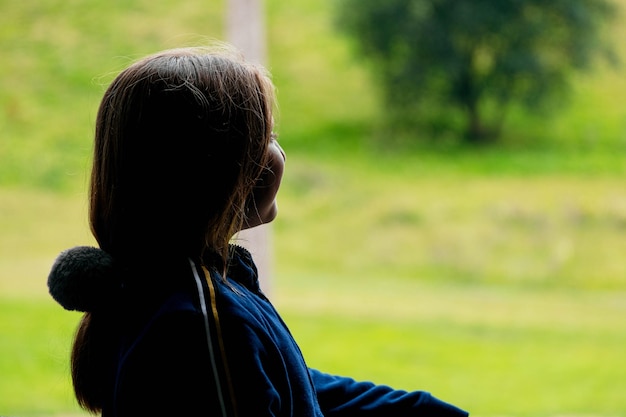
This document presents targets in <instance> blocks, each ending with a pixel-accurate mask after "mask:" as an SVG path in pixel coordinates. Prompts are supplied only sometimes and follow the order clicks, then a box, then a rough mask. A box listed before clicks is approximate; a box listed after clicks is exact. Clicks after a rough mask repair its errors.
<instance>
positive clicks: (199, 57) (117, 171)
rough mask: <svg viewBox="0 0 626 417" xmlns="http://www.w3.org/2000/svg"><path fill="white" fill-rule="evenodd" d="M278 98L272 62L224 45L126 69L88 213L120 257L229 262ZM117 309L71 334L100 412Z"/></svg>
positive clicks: (83, 386)
mask: <svg viewBox="0 0 626 417" xmlns="http://www.w3.org/2000/svg"><path fill="white" fill-rule="evenodd" d="M273 106H274V91H273V86H272V84H271V81H270V80H269V78H268V75H267V74H266V72H265V71H264V69H263V68H262V67H259V66H255V65H252V64H250V63H247V62H244V61H243V60H242V59H241V58H240V57H239V56H238V55H237V54H236V53H234V52H233V51H232V50H226V49H224V48H220V49H219V50H217V51H216V50H206V49H199V48H186V49H176V50H170V51H165V52H162V53H158V54H155V55H152V56H149V57H147V58H145V59H143V60H141V61H139V62H137V63H135V64H134V65H131V66H130V67H128V68H127V69H126V70H124V71H123V72H121V73H120V74H119V75H118V76H117V78H115V80H114V81H113V82H112V84H111V85H110V86H109V88H108V89H107V90H106V92H105V94H104V97H103V99H102V102H101V105H100V108H99V111H98V115H97V120H96V132H95V146H94V158H93V169H92V174H91V192H90V224H91V230H92V233H93V235H94V236H95V238H96V240H97V242H98V244H99V245H100V247H101V249H103V250H105V251H106V252H108V253H110V254H111V255H112V256H113V257H114V258H115V259H116V261H117V262H119V263H121V264H125V263H126V264H128V263H132V262H133V259H145V258H146V257H152V258H154V257H155V256H158V257H161V256H188V257H193V258H196V259H211V260H212V262H214V263H215V264H214V265H207V266H212V267H215V268H221V270H225V268H226V265H227V262H228V247H229V245H228V243H229V241H230V239H231V238H232V236H233V235H234V234H235V233H236V232H237V231H239V230H240V229H241V228H242V225H243V224H244V222H245V207H246V205H247V202H248V199H250V198H251V196H252V189H253V187H254V184H255V183H256V181H257V180H258V178H259V176H260V175H261V173H262V170H263V167H264V166H265V165H266V155H267V147H268V142H269V138H270V135H271V130H272V110H273ZM207 255H210V256H207ZM157 260H158V259H157ZM112 316H113V313H105V312H88V313H86V314H85V316H84V317H83V320H82V321H81V324H80V325H79V329H78V331H77V334H76V339H75V342H74V348H73V352H72V377H73V381H74V389H75V392H76V396H77V398H78V401H79V403H80V404H81V406H83V408H86V409H87V410H90V411H92V412H98V411H100V410H101V408H102V403H103V393H104V392H105V389H106V388H105V387H106V384H107V378H106V376H105V375H103V373H105V372H107V370H106V363H107V360H106V359H107V357H109V358H110V356H111V352H110V350H111V349H112V347H111V346H108V347H107V344H111V343H112V342H107V340H111V339H110V338H107V337H106V334H107V333H108V332H111V331H114V329H113V327H114V326H113V325H112V319H109V318H110V317H112Z"/></svg>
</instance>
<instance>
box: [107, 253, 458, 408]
mask: <svg viewBox="0 0 626 417" xmlns="http://www.w3.org/2000/svg"><path fill="white" fill-rule="evenodd" d="M169 273H173V271H168V274H169ZM177 274H178V275H180V277H176V280H172V279H164V280H161V281H159V280H156V281H155V282H157V284H154V285H151V286H150V288H151V290H150V291H146V290H144V289H145V285H150V284H147V283H145V284H144V285H142V286H138V287H136V288H135V289H134V290H133V289H132V288H131V289H130V290H129V294H130V295H128V296H127V297H126V300H127V301H126V302H125V303H124V302H122V304H123V307H122V308H123V309H126V311H125V314H123V315H122V317H127V318H129V317H133V318H136V319H132V320H131V319H126V320H123V323H121V328H122V332H121V337H120V340H119V353H118V355H117V357H116V359H115V360H114V369H112V370H111V371H112V372H111V374H112V378H113V383H112V384H111V385H112V386H113V390H112V392H110V393H107V394H106V398H107V400H106V403H105V406H104V408H103V417H125V416H165V415H168V416H196V415H197V416H201V415H202V416H220V417H221V416H224V417H226V416H239V417H273V416H280V417H314V416H315V417H320V416H326V417H340V416H345V417H348V416H350V417H351V416H363V417H365V416H371V417H378V416H380V417H383V416H385V417H389V416H394V417H403V416H432V417H434V416H438V417H448V416H449V417H461V416H466V415H467V413H465V412H464V411H462V410H459V409H457V408H456V407H454V406H451V405H449V404H446V403H444V402H442V401H440V400H437V399H436V398H434V397H432V396H431V395H430V394H428V393H426V392H421V391H418V392H405V391H398V390H394V389H392V388H389V387H386V386H377V385H374V384H372V383H368V382H356V381H354V380H352V379H350V378H344V377H338V376H332V375H328V374H325V373H322V372H319V371H317V370H313V369H309V368H308V367H307V365H306V363H305V361H304V359H303V357H302V354H301V352H300V349H299V348H298V345H297V344H296V342H295V341H294V339H293V338H292V336H291V334H290V332H289V330H288V328H287V326H286V325H285V323H284V322H283V321H282V319H281V318H280V316H279V315H278V313H277V312H276V310H275V309H274V307H273V306H272V304H271V303H270V302H269V301H268V299H267V298H266V297H265V296H264V295H263V293H262V292H261V290H260V288H259V284H258V280H257V273H256V268H255V266H254V263H253V262H252V259H251V257H250V255H249V254H248V253H247V252H246V251H245V250H243V249H241V248H238V249H237V250H236V256H235V257H234V259H233V260H232V264H231V266H230V268H229V276H228V278H227V279H226V280H223V279H222V278H221V277H220V276H219V275H218V274H217V273H216V272H215V271H212V272H209V271H208V270H206V269H205V268H203V267H200V266H199V265H198V264H197V263H195V262H193V261H189V263H188V264H187V265H186V266H183V265H180V269H179V270H178V272H177ZM146 282H150V281H149V280H148V281H146ZM158 282H161V283H163V282H169V283H171V282H177V283H178V284H176V285H175V286H169V284H167V285H162V284H158ZM159 285H161V286H160V290H158V291H155V290H153V289H152V288H154V287H156V288H159ZM142 287H144V289H142ZM138 300H139V301H138Z"/></svg>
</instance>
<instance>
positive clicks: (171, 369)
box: [48, 49, 466, 417]
mask: <svg viewBox="0 0 626 417" xmlns="http://www.w3.org/2000/svg"><path fill="white" fill-rule="evenodd" d="M273 107H274V92H273V86H272V83H271V82H270V79H269V77H268V75H267V74H266V72H265V71H264V69H262V68H260V67H258V66H255V65H252V64H250V63H246V62H244V61H243V60H242V59H241V58H240V57H239V56H238V55H236V54H235V53H233V52H229V51H227V50H220V51H211V50H205V49H178V50H171V51H166V52H162V53H159V54H156V55H153V56H149V57H147V58H145V59H143V60H141V61H139V62H137V63H136V64H134V65H132V66H130V67H129V68H127V69H126V70H125V71H123V72H122V73H121V74H120V75H119V76H118V77H117V78H116V79H115V80H114V81H113V83H112V84H111V86H110V87H109V88H108V89H107V91H106V92H105V94H104V98H103V100H102V103H101V105H100V109H99V112H98V116H97V121H96V132H95V147H94V158H93V170H92V176H91V192H90V224H91V229H92V232H93V234H94V236H95V238H96V240H97V242H98V245H99V246H100V248H99V249H97V248H89V247H78V248H73V249H70V250H68V251H66V252H64V253H62V254H61V255H60V256H59V258H58V259H57V260H56V262H55V264H54V265H53V268H52V271H51V273H50V276H49V277H48V285H49V289H50V293H51V294H52V296H53V297H54V298H55V299H56V300H57V301H58V302H59V303H60V304H61V305H62V306H63V307H65V308H66V309H69V310H79V311H83V312H85V314H84V316H83V319H82V321H81V323H80V325H79V328H78V331H77V333H76V338H75V341H74V346H73V350H72V360H71V363H72V379H73V384H74V391H75V394H76V397H77V399H78V402H79V404H80V405H81V406H82V407H83V408H85V409H86V410H88V411H90V412H93V413H100V412H101V413H102V415H103V416H104V417H114V416H117V417H119V416H144V415H145V416H161V415H162V416H165V415H167V416H174V415H175V416H195V415H207V416H224V417H226V416H240V417H265V416H267V417H269V416H293V417H306V416H317V417H319V416H451V417H452V416H454V417H456V416H464V415H466V413H465V412H463V411H461V410H459V409H457V408H455V407H454V406H451V405H449V404H446V403H444V402H441V401H439V400H437V399H435V398H434V397H432V396H430V395H429V394H428V393H425V392H420V391H418V392H404V391H397V390H393V389H391V388H389V387H385V386H376V385H374V384H371V383H364V382H356V381H354V380H352V379H349V378H344V377H337V376H331V375H328V374H324V373H321V372H319V371H316V370H313V369H309V368H308V367H307V365H306V363H305V361H304V359H303V358H302V355H301V353H300V350H299V349H298V346H297V344H296V342H295V341H294V340H293V338H292V337H291V335H290V333H289V330H288V329H287V327H286V326H285V324H284V323H283V321H282V320H281V318H280V316H279V315H278V313H277V312H276V311H275V310H274V308H273V307H272V305H271V304H270V302H269V301H268V299H267V298H266V297H265V296H264V295H263V293H262V292H261V290H260V289H259V284H258V280H257V274H256V268H255V266H254V262H253V260H252V259H251V257H250V255H249V253H248V252H246V251H245V250H244V249H243V248H240V247H238V246H234V245H231V244H230V243H229V242H230V241H231V239H232V238H233V236H234V235H235V234H236V233H237V232H239V231H241V230H243V229H246V228H250V227H254V226H257V225H260V224H263V223H268V222H270V221H272V220H273V219H274V217H275V216H276V194H277V192H278V188H279V186H280V182H281V178H282V174H283V168H284V164H285V154H284V152H283V150H282V149H281V147H280V146H279V145H278V143H277V142H276V137H275V135H274V134H273V132H272V128H273V118H272V111H273Z"/></svg>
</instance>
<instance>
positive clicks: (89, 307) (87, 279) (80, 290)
mask: <svg viewBox="0 0 626 417" xmlns="http://www.w3.org/2000/svg"><path fill="white" fill-rule="evenodd" d="M119 288H120V281H119V276H118V274H116V273H115V265H114V262H113V258H112V257H111V255H109V254H108V253H106V252H105V251H103V250H101V249H98V248H93V247H89V246H78V247H75V248H72V249H68V250H66V251H65V252H62V253H61V254H60V255H59V256H58V258H57V259H56V261H55V262H54V265H52V270H51V271H50V275H48V290H49V291H50V295H52V298H54V299H55V300H56V301H57V302H58V303H59V304H61V306H63V308H65V309H66V310H77V311H89V312H92V311H96V310H100V309H103V308H106V306H107V305H111V304H113V303H115V298H116V297H117V295H118V293H119Z"/></svg>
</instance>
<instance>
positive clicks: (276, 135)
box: [270, 132, 278, 140]
mask: <svg viewBox="0 0 626 417" xmlns="http://www.w3.org/2000/svg"><path fill="white" fill-rule="evenodd" d="M270 139H272V140H276V139H278V133H276V132H272V133H271V134H270Z"/></svg>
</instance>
